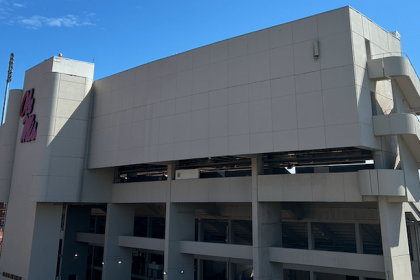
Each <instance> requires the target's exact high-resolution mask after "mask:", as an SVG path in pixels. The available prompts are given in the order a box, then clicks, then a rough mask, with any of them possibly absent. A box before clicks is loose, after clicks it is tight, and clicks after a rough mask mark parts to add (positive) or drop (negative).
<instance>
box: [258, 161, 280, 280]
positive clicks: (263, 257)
mask: <svg viewBox="0 0 420 280" xmlns="http://www.w3.org/2000/svg"><path fill="white" fill-rule="evenodd" d="M263 173H264V166H263V162H262V155H257V156H256V157H254V158H252V242H253V266H254V279H255V280H266V279H270V280H280V279H283V265H282V264H279V263H272V262H270V261H269V259H268V248H269V247H271V246H273V247H281V245H282V230H281V205H280V203H260V202H258V175H262V174H263Z"/></svg>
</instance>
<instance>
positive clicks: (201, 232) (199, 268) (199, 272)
mask: <svg viewBox="0 0 420 280" xmlns="http://www.w3.org/2000/svg"><path fill="white" fill-rule="evenodd" d="M197 236H198V242H202V241H203V239H204V230H203V225H202V223H201V220H199V221H198V234H197ZM196 270H197V280H203V260H202V259H199V258H198V259H197V267H196Z"/></svg>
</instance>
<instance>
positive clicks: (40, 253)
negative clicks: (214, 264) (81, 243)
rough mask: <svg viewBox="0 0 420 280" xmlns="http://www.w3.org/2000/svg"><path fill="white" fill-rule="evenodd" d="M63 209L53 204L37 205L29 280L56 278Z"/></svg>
mask: <svg viewBox="0 0 420 280" xmlns="http://www.w3.org/2000/svg"><path fill="white" fill-rule="evenodd" d="M62 209H63V206H62V205H54V204H52V203H37V205H36V212H35V224H34V231H33V239H32V250H31V257H30V260H31V261H30V266H29V275H28V279H54V278H55V275H56V271H57V257H58V245H59V240H60V234H61V214H62ZM40 267H42V269H40Z"/></svg>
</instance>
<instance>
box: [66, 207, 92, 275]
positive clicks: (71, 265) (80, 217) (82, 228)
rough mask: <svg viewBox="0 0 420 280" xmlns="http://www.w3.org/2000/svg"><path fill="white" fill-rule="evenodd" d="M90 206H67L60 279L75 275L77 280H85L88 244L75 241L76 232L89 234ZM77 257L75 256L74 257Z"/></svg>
mask: <svg viewBox="0 0 420 280" xmlns="http://www.w3.org/2000/svg"><path fill="white" fill-rule="evenodd" d="M90 212H91V207H90V206H78V205H69V206H68V207H67V213H66V225H65V232H64V240H63V245H62V246H63V250H62V262H61V268H60V274H59V275H60V276H61V279H68V277H69V275H72V274H76V275H77V279H78V280H84V279H86V268H87V256H88V249H89V244H87V243H81V242H77V241H76V234H77V233H78V232H89V227H90ZM76 255H77V256H76Z"/></svg>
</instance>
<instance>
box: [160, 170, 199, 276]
mask: <svg viewBox="0 0 420 280" xmlns="http://www.w3.org/2000/svg"><path fill="white" fill-rule="evenodd" d="M175 170H176V164H175V163H171V164H169V165H168V185H167V195H166V219H165V223H166V224H165V258H164V262H165V263H164V273H166V274H164V275H163V279H164V280H177V279H194V256H193V255H187V254H181V253H180V251H179V250H180V248H179V244H180V241H194V231H195V209H194V207H193V206H191V205H187V204H181V203H172V202H171V182H172V180H174V179H175Z"/></svg>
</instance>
